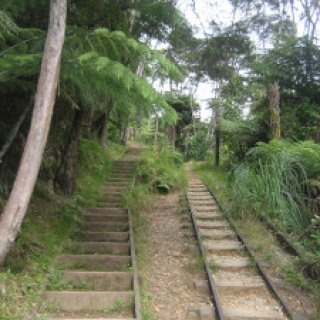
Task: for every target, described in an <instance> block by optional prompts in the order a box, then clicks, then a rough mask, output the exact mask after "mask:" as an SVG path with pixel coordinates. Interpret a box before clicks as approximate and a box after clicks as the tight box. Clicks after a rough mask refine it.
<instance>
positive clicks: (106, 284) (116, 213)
mask: <svg viewBox="0 0 320 320" xmlns="http://www.w3.org/2000/svg"><path fill="white" fill-rule="evenodd" d="M136 160H137V151H136V150H130V151H129V153H128V155H126V156H125V157H124V159H123V160H119V161H116V162H115V164H114V169H113V174H112V175H111V177H110V179H109V181H108V183H107V185H106V186H105V187H104V188H103V197H102V199H103V201H101V202H99V207H97V208H91V209H87V210H85V211H84V212H83V221H84V222H83V227H82V231H81V232H80V234H79V235H78V238H79V240H77V241H74V242H73V243H72V244H71V245H69V246H68V247H67V250H66V253H65V254H63V255H61V256H59V257H58V258H57V261H56V266H57V268H58V269H60V271H58V272H60V274H59V282H60V283H61V288H58V289H59V290H50V287H49V288H48V290H47V291H46V295H45V298H46V300H47V304H48V306H49V311H50V312H49V316H48V319H50V320H58V319H61V320H62V319H64V320H67V319H78V320H85V319H95V320H98V319H110V320H111V319H122V320H129V319H137V320H140V319H141V316H140V298H139V288H138V277H137V268H136V261H135V252H134V242H133V232H132V221H131V216H130V212H129V210H128V209H126V208H124V207H123V205H122V195H123V191H125V190H126V189H128V188H129V187H130V185H131V184H132V183H133V173H134V170H135V166H136ZM58 287H59V285H58ZM51 289H52V288H51Z"/></svg>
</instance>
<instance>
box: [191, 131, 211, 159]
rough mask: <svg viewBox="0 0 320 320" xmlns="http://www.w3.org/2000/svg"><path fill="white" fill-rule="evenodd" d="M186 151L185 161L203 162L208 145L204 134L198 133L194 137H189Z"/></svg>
mask: <svg viewBox="0 0 320 320" xmlns="http://www.w3.org/2000/svg"><path fill="white" fill-rule="evenodd" d="M187 143H188V147H187V151H186V159H187V160H198V161H201V160H204V159H205V157H206V154H207V151H208V149H209V147H210V144H209V142H208V140H207V137H206V133H205V132H203V131H200V132H198V133H197V134H196V135H193V136H191V137H190V138H189V139H188V141H187Z"/></svg>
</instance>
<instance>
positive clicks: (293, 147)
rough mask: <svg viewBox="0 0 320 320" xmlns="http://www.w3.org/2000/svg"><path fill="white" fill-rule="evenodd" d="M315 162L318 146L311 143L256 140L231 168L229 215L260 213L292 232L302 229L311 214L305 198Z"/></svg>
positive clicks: (318, 162)
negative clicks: (240, 159) (235, 166)
mask: <svg viewBox="0 0 320 320" xmlns="http://www.w3.org/2000/svg"><path fill="white" fill-rule="evenodd" d="M319 165H320V146H319V145H316V144H315V143H313V142H309V141H307V142H297V143H290V142H287V141H272V142H271V143H269V144H265V143H260V144H259V145H258V146H257V147H255V148H253V149H252V150H250V151H249V153H248V154H247V157H246V162H245V163H243V164H241V165H239V166H238V167H237V168H236V169H235V170H234V174H233V176H234V180H233V188H232V190H233V191H232V198H233V203H232V212H233V214H235V215H241V214H244V213H245V214H250V213H251V214H254V215H263V214H264V215H267V216H269V217H271V218H274V219H279V220H280V221H281V222H282V223H283V224H284V225H285V226H286V228H287V229H288V230H290V231H291V232H293V233H298V232H300V231H302V230H303V229H304V228H306V226H308V225H309V224H310V221H311V219H312V217H313V215H312V214H311V210H310V208H309V207H308V205H307V202H306V201H305V200H306V198H309V181H310V180H309V179H310V178H313V177H315V176H317V175H318V174H319V173H320V166H319Z"/></svg>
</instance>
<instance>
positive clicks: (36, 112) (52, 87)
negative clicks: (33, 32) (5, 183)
mask: <svg viewBox="0 0 320 320" xmlns="http://www.w3.org/2000/svg"><path fill="white" fill-rule="evenodd" d="M66 15H67V0H51V3H50V18H49V28H48V35H47V39H46V43H45V48H44V53H43V58H42V64H41V70H40V75H39V80H38V86H37V93H36V96H35V103H34V109H33V114H32V120H31V125H30V131H29V134H28V138H27V143H26V147H25V149H24V152H23V155H22V159H21V162H20V166H19V169H18V173H17V176H16V179H15V182H14V184H13V188H12V191H11V194H10V197H9V199H8V202H7V204H6V206H5V208H4V211H3V213H2V215H1V220H0V235H1V237H0V265H1V264H3V263H4V260H5V258H6V255H7V253H8V251H9V249H10V247H11V245H12V244H13V242H14V241H15V239H16V237H17V234H18V233H19V231H20V228H21V224H22V222H23V219H24V216H25V214H26V211H27V208H28V205H29V202H30V198H31V195H32V192H33V188H34V185H35V182H36V179H37V176H38V173H39V169H40V165H41V161H42V156H43V151H44V148H45V145H46V142H47V137H48V133H49V129H50V123H51V118H52V112H53V107H54V102H55V97H56V91H57V85H58V80H59V74H60V60H61V51H62V47H63V43H64V38H65V24H66Z"/></svg>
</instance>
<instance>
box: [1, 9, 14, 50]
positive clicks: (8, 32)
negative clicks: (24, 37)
mask: <svg viewBox="0 0 320 320" xmlns="http://www.w3.org/2000/svg"><path fill="white" fill-rule="evenodd" d="M18 33H19V28H18V26H17V25H16V24H15V23H14V22H13V20H12V19H11V18H10V17H9V16H8V15H7V14H6V13H5V12H4V11H2V10H0V46H1V47H2V46H3V45H4V44H6V42H7V41H8V40H12V39H14V38H16V37H17V35H18Z"/></svg>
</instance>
